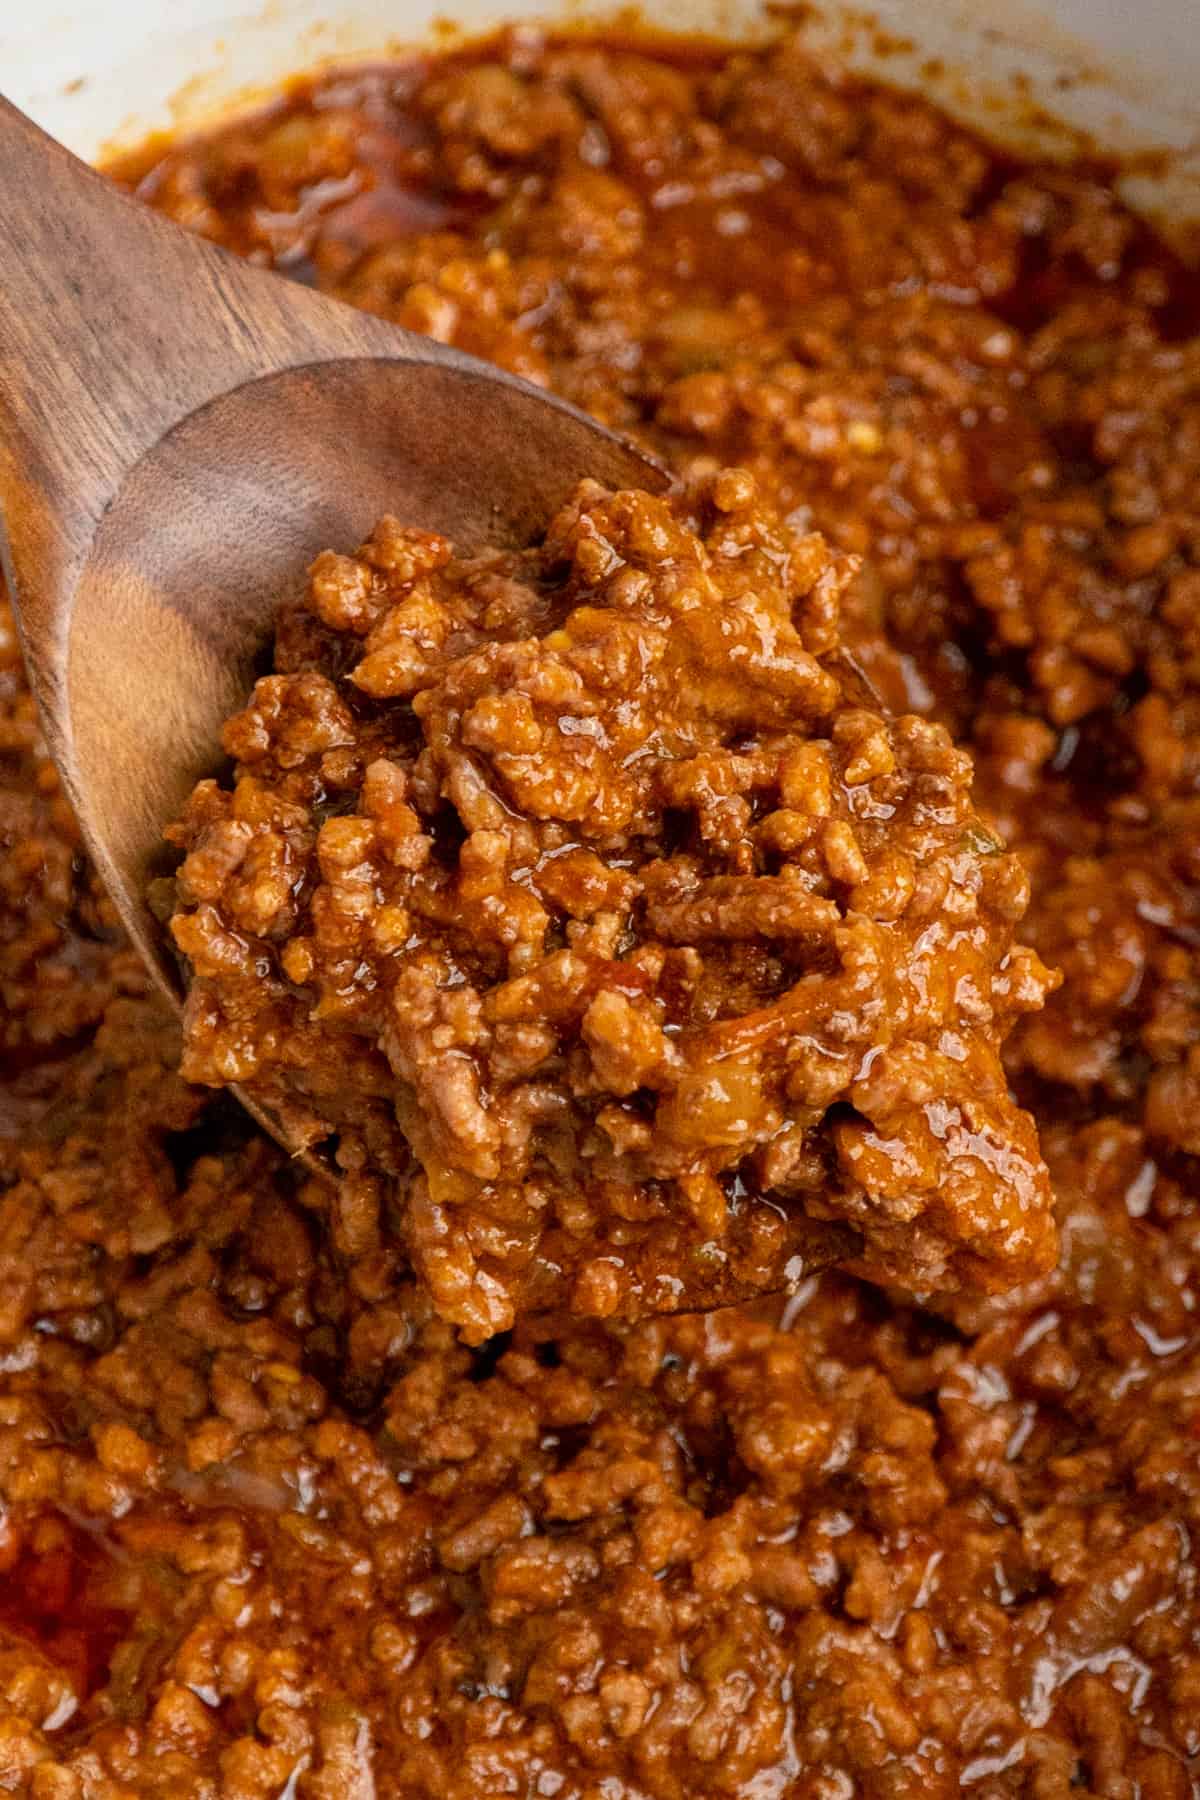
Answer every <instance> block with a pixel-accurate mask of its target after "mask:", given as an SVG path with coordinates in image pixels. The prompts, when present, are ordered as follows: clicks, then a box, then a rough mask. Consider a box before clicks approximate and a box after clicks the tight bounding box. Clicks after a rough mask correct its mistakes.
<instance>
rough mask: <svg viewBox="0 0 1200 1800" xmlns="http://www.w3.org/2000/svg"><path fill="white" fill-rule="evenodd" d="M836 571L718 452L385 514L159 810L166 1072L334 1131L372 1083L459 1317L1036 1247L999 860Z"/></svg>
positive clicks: (1018, 1005)
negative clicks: (492, 539) (863, 673)
mask: <svg viewBox="0 0 1200 1800" xmlns="http://www.w3.org/2000/svg"><path fill="white" fill-rule="evenodd" d="M689 504H690V506H691V507H692V508H694V510H695V513H696V515H697V516H696V518H695V520H694V522H693V523H694V528H693V526H692V525H689V524H688V523H687V522H686V520H685V519H684V518H681V517H679V516H678V514H679V512H680V511H681V510H686V508H687V506H688V505H689ZM853 573H854V565H853V562H852V561H851V560H850V559H847V558H845V557H841V558H838V557H834V556H832V555H831V554H830V552H829V550H828V549H827V547H826V546H825V544H824V542H823V541H822V540H821V539H819V538H816V537H812V536H809V537H800V538H797V537H795V536H789V534H787V533H786V532H784V531H782V530H780V528H779V527H778V525H777V523H775V522H774V521H773V520H772V519H771V517H770V516H769V514H767V513H765V512H764V511H763V510H762V508H761V506H760V505H759V504H758V502H757V500H756V495H755V487H754V482H753V479H752V478H751V477H750V476H749V475H747V474H746V473H745V471H743V470H737V469H726V470H723V471H721V472H720V473H719V474H717V475H716V476H715V477H713V478H712V480H711V481H709V482H707V483H705V484H704V486H703V488H702V489H701V490H700V491H698V492H697V493H695V494H694V495H692V496H690V497H684V500H683V501H682V502H681V503H680V505H679V506H676V507H674V508H673V507H672V506H671V505H670V504H668V502H667V501H665V500H659V499H656V498H653V497H651V496H650V495H648V494H640V493H622V494H606V493H604V492H603V491H602V490H601V489H599V488H594V487H593V488H589V487H587V486H585V487H584V488H583V489H581V490H580V492H579V493H578V494H577V495H576V496H575V498H574V499H573V500H572V501H571V503H570V504H569V505H568V506H567V507H566V508H565V509H564V511H563V512H562V513H561V514H560V516H559V517H558V518H557V519H555V520H554V521H553V523H552V524H551V526H550V529H549V532H548V534H547V536H546V539H545V541H544V543H542V544H541V545H539V546H538V548H537V549H536V551H534V552H532V553H529V554H527V555H524V556H516V555H495V556H485V557H483V558H481V559H474V560H470V561H463V560H457V559H455V558H454V557H453V554H452V550H451V546H450V545H449V544H448V543H446V542H445V541H444V540H443V539H441V538H439V537H436V536H433V535H430V534H429V533H420V532H417V531H414V530H411V529H408V528H406V527H404V526H401V525H399V524H397V522H396V521H395V520H391V519H387V520H384V521H383V522H382V523H381V524H380V525H379V526H378V527H377V528H376V530H375V532H374V533H373V535H372V537H371V538H370V539H369V540H368V542H367V543H366V544H365V545H364V546H363V548H362V551H361V552H360V554H359V555H358V556H356V557H345V556H338V555H335V554H333V553H332V552H327V553H325V554H324V555H322V556H321V557H320V558H319V559H318V561H317V563H316V564H315V566H314V569H313V572H312V579H311V586H310V591H309V596H308V602H307V615H306V616H305V617H303V618H302V619H300V620H299V621H297V622H296V623H295V624H294V625H293V626H292V627H291V628H290V629H289V628H285V629H284V631H283V632H282V634H281V639H280V646H279V653H278V655H277V659H276V660H277V667H278V672H277V673H275V674H272V675H269V676H267V677H266V678H265V679H264V680H261V681H260V682H259V683H258V685H257V687H256V689H255V692H254V696H253V698H252V699H251V702H250V704H249V706H248V707H247V709H246V710H245V711H244V712H242V713H240V714H238V715H237V716H236V717H235V718H233V719H232V720H231V721H230V722H229V724H228V726H227V728H226V731H225V748H226V750H227V751H228V752H229V754H230V755H231V756H232V757H233V758H234V759H235V780H234V785H233V787H232V788H231V789H223V788H221V787H219V786H218V784H217V783H216V782H214V781H211V780H210V781H205V782H203V783H202V784H201V785H200V787H198V788H197V790H196V792H195V794H194V795H193V797H192V800H191V802H190V805H189V807H188V810H187V812H186V814H185V815H184V818H183V820H182V822H181V823H180V825H179V826H177V827H176V828H175V829H174V830H173V832H172V833H171V835H172V836H173V837H174V839H175V840H176V841H177V842H178V843H180V844H181V845H183V846H184V847H185V848H186V850H187V857H186V860H185V861H184V863H183V865H182V868H181V870H180V874H179V880H178V893H179V897H180V902H181V909H180V910H179V911H178V912H177V913H176V915H175V918H174V921H173V931H174V936H175V941H176V943H177V944H178V946H179V947H180V949H181V950H182V951H183V952H184V953H185V955H186V957H187V959H188V965H189V968H190V971H191V984H190V988H189V998H188V1004H187V1010H186V1015H185V1023H184V1043H185V1052H184V1065H183V1066H184V1073H185V1074H186V1075H187V1076H188V1077H189V1078H191V1079H192V1080H196V1081H202V1082H209V1083H213V1084H215V1085H220V1084H221V1083H222V1082H228V1081H231V1080H236V1081H244V1082H247V1083H248V1084H249V1085H250V1086H251V1088H252V1089H253V1088H254V1086H255V1084H256V1083H262V1082H263V1080H264V1078H265V1079H266V1082H267V1083H268V1084H270V1083H271V1082H272V1080H273V1079H274V1081H275V1083H276V1084H277V1085H278V1086H279V1087H280V1088H281V1089H282V1103H283V1104H284V1105H285V1106H286V1105H287V1104H288V1100H289V1096H290V1094H291V1093H294V1092H295V1091H296V1090H297V1089H300V1091H301V1093H302V1097H303V1100H304V1102H305V1103H306V1104H307V1105H308V1106H309V1107H310V1108H311V1109H313V1110H314V1111H315V1114H316V1115H317V1119H316V1121H315V1122H314V1124H313V1126H312V1129H313V1130H314V1131H319V1130H321V1129H323V1128H324V1127H323V1126H322V1125H321V1123H320V1120H326V1121H338V1120H341V1119H342V1118H345V1119H346V1120H347V1121H348V1123H349V1126H350V1133H349V1143H348V1145H347V1146H344V1147H342V1148H341V1150H340V1154H341V1156H342V1158H343V1160H344V1161H347V1160H348V1161H349V1164H350V1167H351V1169H353V1170H355V1171H356V1172H357V1171H359V1170H362V1169H367V1170H373V1171H375V1172H377V1173H378V1172H379V1171H380V1167H381V1165H380V1162H379V1160H378V1158H377V1156H376V1155H375V1154H374V1153H373V1143H374V1141H375V1140H376V1139H382V1141H383V1142H384V1145H385V1150H384V1154H385V1155H387V1156H388V1158H389V1159H390V1160H392V1162H393V1165H394V1164H395V1161H396V1158H397V1149H396V1146H395V1145H394V1143H392V1141H391V1140H392V1138H394V1136H395V1135H396V1122H397V1120H398V1121H399V1123H400V1125H401V1126H402V1128H403V1133H404V1137H405V1138H406V1140H407V1141H408V1143H410V1144H411V1145H412V1146H413V1147H414V1149H415V1150H416V1153H417V1156H418V1159H419V1164H420V1173H419V1175H418V1176H417V1177H416V1178H415V1179H413V1178H412V1177H411V1176H410V1175H408V1174H407V1169H406V1164H407V1160H408V1159H407V1152H406V1151H405V1150H404V1149H403V1148H402V1147H401V1149H400V1151H399V1167H395V1166H393V1169H392V1173H393V1175H394V1176H395V1177H396V1178H397V1179H398V1180H399V1182H400V1191H399V1193H398V1195H397V1202H396V1203H397V1205H398V1206H399V1207H400V1208H401V1209H402V1211H403V1212H404V1214H405V1225H404V1235H405V1239H406V1242H407V1244H408V1247H409V1254H410V1256H411V1259H412V1263H413V1267H414V1269H415V1270H416V1273H417V1274H418V1276H419V1277H420V1278H421V1279H422V1280H424V1281H425V1282H426V1283H427V1285H428V1286H429V1288H430V1291H431V1293H432V1294H433V1297H434V1301H435V1304H436V1305H437V1307H438V1309H439V1310H440V1311H441V1312H442V1313H443V1314H444V1316H445V1317H447V1318H448V1319H450V1320H452V1321H453V1322H454V1323H455V1324H457V1325H460V1326H462V1327H463V1329H464V1330H465V1331H466V1333H467V1335H468V1339H469V1341H472V1342H482V1341H484V1340H485V1339H487V1338H489V1337H492V1336H493V1335H494V1334H495V1333H496V1332H497V1331H506V1330H509V1329H511V1327H512V1325H513V1324H514V1322H515V1319H516V1317H517V1315H518V1313H520V1312H522V1311H529V1310H546V1309H547V1308H552V1307H555V1306H559V1307H566V1308H567V1309H568V1310H569V1311H570V1312H571V1313H573V1314H581V1313H582V1314H585V1315H592V1316H599V1317H612V1316H613V1315H615V1314H618V1313H635V1314H636V1312H637V1311H639V1310H642V1309H645V1308H647V1307H649V1308H651V1309H654V1308H655V1307H656V1306H657V1307H664V1306H665V1307H666V1308H668V1309H669V1310H672V1311H674V1310H677V1309H678V1308H679V1307H680V1306H686V1305H689V1304H701V1305H703V1304H706V1303H711V1301H712V1298H713V1295H714V1290H715V1293H716V1294H717V1295H718V1296H721V1297H724V1296H725V1295H726V1293H727V1289H728V1284H729V1282H730V1280H731V1279H732V1280H733V1282H735V1283H736V1284H737V1285H738V1286H741V1287H743V1288H744V1289H745V1291H746V1292H747V1293H752V1292H754V1291H755V1289H756V1288H759V1289H768V1290H769V1289H770V1288H771V1287H772V1286H774V1287H776V1288H778V1287H780V1286H783V1285H785V1284H786V1282H787V1280H788V1277H789V1274H790V1276H791V1279H792V1281H793V1284H794V1283H795V1282H798V1281H799V1280H800V1279H802V1278H803V1276H804V1275H805V1274H806V1273H807V1272H808V1264H807V1260H806V1257H805V1255H804V1253H803V1250H804V1247H805V1246H806V1244H807V1246H808V1248H809V1254H810V1256H811V1255H812V1254H814V1253H815V1251H816V1249H817V1248H818V1247H820V1248H823V1249H825V1250H826V1254H827V1256H828V1258H829V1259H833V1258H835V1257H836V1256H837V1254H838V1252H839V1251H841V1252H842V1254H843V1255H849V1256H851V1257H852V1258H853V1261H854V1263H855V1265H856V1266H857V1267H859V1268H860V1269H861V1270H862V1272H863V1273H865V1274H868V1275H873V1276H875V1277H876V1278H879V1279H890V1280H893V1281H897V1282H903V1283H904V1284H906V1285H907V1286H909V1287H911V1288H917V1289H926V1290H931V1289H945V1288H947V1287H951V1286H955V1285H957V1284H958V1283H959V1281H960V1280H965V1281H966V1282H968V1283H970V1282H971V1281H973V1280H974V1281H976V1282H977V1283H979V1284H981V1285H985V1286H992V1287H1004V1286H1009V1287H1011V1286H1015V1285H1017V1283H1018V1282H1020V1281H1023V1280H1029V1279H1032V1278H1034V1277H1035V1276H1037V1275H1039V1274H1043V1273H1045V1271H1046V1269H1047V1268H1049V1267H1050V1266H1051V1264H1052V1263H1053V1260H1054V1253H1055V1241H1054V1229H1053V1220H1052V1216H1051V1208H1050V1190H1049V1182H1048V1179H1047V1177H1046V1173H1045V1168H1044V1165H1043V1163H1042V1161H1041V1157H1040V1153H1039V1151H1038V1148H1037V1142H1036V1136H1035V1133H1034V1128H1033V1124H1032V1121H1031V1120H1030V1118H1029V1117H1028V1115H1027V1114H1025V1113H1023V1112H1020V1111H1019V1110H1018V1109H1017V1108H1015V1107H1014V1106H1013V1104H1012V1102H1011V1101H1010V1099H1009V1097H1008V1089H1007V1082H1006V1079H1005V1076H1004V1072H1003V1069H1002V1068H1001V1065H1000V1059H999V1054H998V1046H999V1040H1000V1037H1001V1036H1002V1034H1003V1032H1004V1030H1005V1029H1006V1027H1007V1025H1008V1024H1009V1022H1010V1020H1011V1019H1012V1018H1013V1017H1014V1016H1015V1015H1016V1014H1017V1013H1019V1012H1022V1011H1028V1010H1030V1009H1033V1008H1036V1007H1038V1006H1040V1004H1041V1002H1042V999H1043V996H1044V993H1045V990H1046V987H1047V985H1048V977H1047V975H1046V973H1045V971H1044V969H1043V968H1042V966H1041V964H1040V962H1039V961H1038V958H1037V957H1036V955H1034V954H1033V953H1032V952H1028V951H1026V950H1024V949H1023V948H1022V947H1020V946H1014V945H1013V943H1012V929H1013V923H1014V921H1015V920H1017V919H1019V918H1020V916H1021V914H1022V913H1023V911H1024V909H1025V905H1026V900H1027V895H1028V881H1027V878H1026V876H1025V873H1024V870H1023V869H1022V867H1021V865H1020V863H1019V862H1018V861H1017V859H1016V858H1015V857H1013V856H1010V855H1005V854H1002V853H1001V852H1000V847H999V845H998V844H997V843H996V841H995V840H994V839H993V838H991V837H990V836H989V834H988V833H987V832H986V831H985V830H984V829H983V827H982V826H981V824H980V822H979V820H978V818H977V816H976V815H975V813H974V812H973V810H972V807H971V801H970V792H969V790H970V778H971V763H970V758H969V757H968V756H967V755H965V754H964V753H963V752H962V751H960V750H957V749H955V747H954V745H953V743H952V742H951V740H950V737H949V734H948V733H947V731H946V730H945V728H944V726H941V725H939V724H935V723H931V722H930V721H928V720H925V719H921V718H918V717H915V716H913V715H908V716H906V717H904V718H901V719H898V720H894V721H893V720H891V719H889V718H887V717H885V716H884V715H883V714H881V713H880V712H878V711H876V710H873V709H872V708H870V707H868V706H864V705H862V704H860V703H858V701H859V700H860V699H861V696H856V695H855V694H854V692H853V689H854V687H855V685H856V683H855V679H854V676H853V674H852V673H851V674H850V675H849V676H848V677H843V676H842V675H840V674H839V671H838V658H839V656H840V655H842V654H843V647H842V644H841V637H840V631H839V623H838V621H839V612H840V601H841V595H842V592H843V590H844V588H845V586H846V583H847V582H848V581H849V580H850V579H851V577H852V575H853ZM324 633H328V634H330V638H331V641H330V642H329V643H328V644H326V643H323V642H322V636H323V634H324ZM338 670H342V671H344V674H343V676H342V679H341V680H340V681H339V680H336V679H332V678H331V672H332V673H336V672H337V671H338ZM857 685H859V686H861V683H858V684H857ZM354 690H357V691H358V693H360V694H364V695H366V696H367V697H368V698H369V699H370V700H372V701H375V702H379V703H380V704H379V705H378V706H375V707H372V708H371V709H370V710H369V711H367V712H366V714H365V715H361V716H359V717H356V716H355V712H354V711H353V709H352V706H351V704H350V698H351V696H352V695H353V693H354ZM363 1096H370V1101H369V1103H368V1105H367V1106H364V1102H363V1098H362V1097H363ZM292 1110H293V1113H294V1111H295V1107H294V1104H293V1108H292ZM380 1112H382V1114H383V1117H382V1118H378V1117H377V1115H378V1114H379V1113H380ZM355 1125H357V1129H355ZM356 1178H357V1175H356ZM789 1202H790V1203H792V1204H794V1205H795V1206H796V1207H797V1208H799V1209H800V1214H801V1224H802V1228H803V1229H802V1232H801V1234H799V1235H798V1234H797V1231H796V1230H795V1229H793V1228H791V1226H790V1221H789V1218H788V1215H787V1212H786V1211H785V1210H783V1209H784V1207H785V1206H786V1205H787V1204H788V1203H789ZM806 1214H811V1215H812V1216H813V1217H814V1218H816V1219H819V1220H828V1221H832V1222H836V1223H838V1224H840V1225H842V1226H848V1227H849V1229H848V1230H847V1229H843V1231H842V1232H841V1234H840V1236H838V1235H835V1234H833V1233H830V1234H829V1236H830V1238H831V1242H829V1244H828V1245H827V1246H825V1245H824V1244H822V1242H821V1240H820V1239H819V1238H818V1240H817V1244H815V1245H813V1244H811V1243H809V1240H810V1239H811V1238H812V1236H813V1234H812V1232H811V1230H810V1229H809V1228H808V1227H807V1226H806V1225H805V1224H804V1220H805V1215H806ZM805 1233H806V1234H807V1235H805ZM714 1264H715V1265H716V1267H715V1270H714V1268H713V1265H714Z"/></svg>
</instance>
